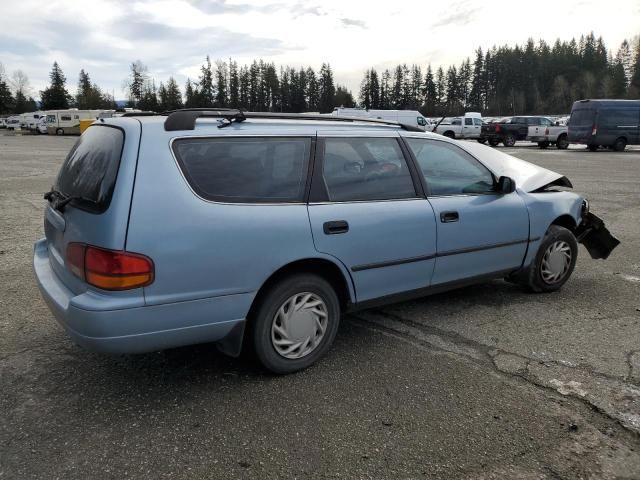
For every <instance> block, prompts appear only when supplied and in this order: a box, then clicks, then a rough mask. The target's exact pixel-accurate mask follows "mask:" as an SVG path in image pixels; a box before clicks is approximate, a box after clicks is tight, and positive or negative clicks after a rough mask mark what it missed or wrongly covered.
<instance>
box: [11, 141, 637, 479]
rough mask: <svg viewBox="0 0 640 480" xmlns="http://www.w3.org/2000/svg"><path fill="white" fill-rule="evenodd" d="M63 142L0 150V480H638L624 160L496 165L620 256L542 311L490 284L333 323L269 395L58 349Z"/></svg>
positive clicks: (225, 366)
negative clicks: (542, 170) (580, 220)
mask: <svg viewBox="0 0 640 480" xmlns="http://www.w3.org/2000/svg"><path fill="white" fill-rule="evenodd" d="M74 141H75V138H73V137H56V136H20V135H8V134H6V133H0V478H2V479H4V478H6V479H14V478H46V479H52V478H64V479H72V478H78V479H86V478H113V479H120V478H225V479H229V478H260V479H265V478H375V479H384V478H390V479H399V478H443V479H452V478H474V479H475V478H487V479H488V478H500V479H504V478H522V479H534V478H550V479H557V478H563V479H564V478H566V479H573V478H576V479H577V478H594V479H595V478H598V479H600V478H605V479H606V478H611V479H613V478H625V479H631V478H640V193H639V188H640V150H639V149H633V150H629V151H627V152H624V153H612V152H608V151H601V152H596V153H590V152H588V151H586V150H585V149H583V148H578V147H573V146H572V147H571V148H570V149H569V150H567V151H558V150H555V149H549V150H544V151H543V150H538V149H537V148H535V147H534V146H522V147H516V148H509V149H506V148H502V147H500V148H501V150H503V151H505V152H507V153H510V154H513V155H516V156H518V157H519V158H522V159H524V160H528V161H531V162H533V163H536V164H538V165H541V166H543V167H546V168H550V169H552V170H555V171H558V172H562V173H564V174H566V175H567V176H568V177H569V178H570V179H571V181H572V182H573V185H574V189H575V190H576V191H577V192H580V193H583V194H585V195H586V197H587V198H588V199H589V200H590V203H591V209H592V211H593V212H594V213H596V214H597V215H599V216H601V217H602V218H604V219H605V221H606V223H607V226H608V227H609V228H610V230H611V231H612V232H613V233H614V234H615V235H616V236H617V237H618V238H619V239H620V240H621V241H622V244H621V245H620V246H619V247H618V248H617V249H616V250H615V251H614V253H613V254H612V256H611V258H610V259H609V260H607V261H594V260H591V259H590V257H589V256H588V254H587V252H586V250H585V249H584V248H582V247H581V249H580V258H579V259H578V263H577V266H576V270H575V272H574V275H573V277H572V279H571V280H570V281H569V282H568V283H567V285H565V287H564V288H563V289H562V290H561V291H560V292H557V293H553V294H538V295H535V294H528V293H524V292H522V291H520V290H519V289H518V288H517V287H515V286H513V285H511V284H508V283H506V282H504V281H493V282H489V283H485V284H482V285H478V286H474V287H468V288H465V289H461V290H457V291H454V292H449V293H444V294H439V295H435V296H431V297H427V298H424V299H420V300H417V301H412V302H406V303H400V304H395V305H392V306H388V307H384V308H379V309H374V310H369V311H364V312H360V313H357V314H353V315H348V316H344V317H343V321H342V324H341V328H340V332H339V334H338V338H337V340H336V344H335V346H334V348H333V350H332V351H331V352H330V353H329V354H328V356H327V357H325V359H323V360H322V361H321V362H320V363H319V364H317V365H316V366H314V367H312V368H310V369H308V370H306V371H304V372H301V373H298V374H294V375H289V376H284V377H276V376H272V375H269V374H267V373H265V372H264V371H263V370H261V369H259V368H258V367H257V366H256V363H254V362H253V361H252V360H251V359H250V358H241V359H230V358H227V357H225V356H224V355H222V354H220V353H218V352H217V351H216V349H215V348H214V347H213V346H211V345H199V346H194V347H187V348H181V349H176V350H170V351H165V352H158V353H152V354H147V355H137V356H108V355H102V354H96V353H91V352H88V351H85V350H83V349H81V348H80V347H77V346H75V345H74V344H73V343H72V342H71V341H70V340H69V338H68V337H67V336H66V335H65V334H64V333H63V331H62V330H61V328H60V327H59V326H58V324H57V323H56V322H55V320H54V319H53V317H52V315H51V314H50V313H49V310H48V309H47V307H46V306H45V304H44V302H43V301H42V300H41V298H40V295H39V293H38V290H37V286H36V283H35V280H34V277H33V274H32V271H31V259H32V245H33V242H34V241H35V240H36V239H38V238H40V237H41V236H42V235H43V232H42V212H43V208H44V206H45V201H44V200H43V198H42V194H43V192H45V191H47V190H48V189H49V188H50V187H51V184H52V182H53V180H54V177H55V174H56V172H57V170H58V168H59V167H60V164H61V162H62V161H63V159H64V157H65V155H66V153H67V152H68V151H69V149H70V148H71V146H72V145H73V142H74Z"/></svg>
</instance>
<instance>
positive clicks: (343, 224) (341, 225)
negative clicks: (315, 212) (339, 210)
mask: <svg viewBox="0 0 640 480" xmlns="http://www.w3.org/2000/svg"><path fill="white" fill-rule="evenodd" d="M322 230H323V231H324V233H325V234H326V235H336V234H338V233H347V232H348V231H349V224H348V223H347V221H346V220H333V221H331V222H325V223H324V224H323V225H322Z"/></svg>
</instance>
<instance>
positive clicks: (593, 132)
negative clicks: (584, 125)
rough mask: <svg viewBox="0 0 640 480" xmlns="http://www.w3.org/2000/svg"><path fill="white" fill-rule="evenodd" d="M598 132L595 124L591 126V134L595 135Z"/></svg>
mask: <svg viewBox="0 0 640 480" xmlns="http://www.w3.org/2000/svg"><path fill="white" fill-rule="evenodd" d="M597 134H598V127H597V126H595V125H594V126H593V128H592V129H591V135H593V136H596V135H597Z"/></svg>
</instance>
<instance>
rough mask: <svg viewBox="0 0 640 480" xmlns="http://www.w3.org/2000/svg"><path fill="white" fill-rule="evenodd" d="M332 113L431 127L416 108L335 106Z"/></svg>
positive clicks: (423, 127)
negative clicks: (369, 108) (374, 108)
mask: <svg viewBox="0 0 640 480" xmlns="http://www.w3.org/2000/svg"><path fill="white" fill-rule="evenodd" d="M332 115H334V116H336V117H366V118H376V119H379V120H387V121H392V122H398V123H402V124H403V125H411V126H412V127H418V128H420V129H421V130H425V131H431V128H432V125H431V121H430V120H429V119H428V118H425V117H424V116H423V115H422V114H421V113H420V112H419V111H417V110H366V109H364V108H344V107H336V108H334V109H333V113H332Z"/></svg>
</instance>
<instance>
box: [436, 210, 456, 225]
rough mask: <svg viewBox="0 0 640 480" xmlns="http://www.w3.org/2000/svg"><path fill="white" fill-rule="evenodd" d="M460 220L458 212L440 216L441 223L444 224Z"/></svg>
mask: <svg viewBox="0 0 640 480" xmlns="http://www.w3.org/2000/svg"><path fill="white" fill-rule="evenodd" d="M458 220H460V215H459V214H458V212H442V213H441V214H440V221H441V222H442V223H452V222H457V221H458Z"/></svg>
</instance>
